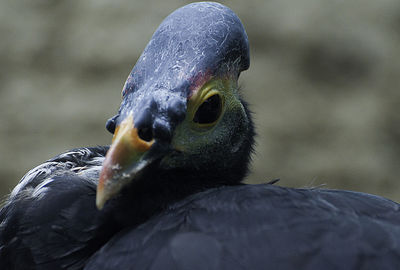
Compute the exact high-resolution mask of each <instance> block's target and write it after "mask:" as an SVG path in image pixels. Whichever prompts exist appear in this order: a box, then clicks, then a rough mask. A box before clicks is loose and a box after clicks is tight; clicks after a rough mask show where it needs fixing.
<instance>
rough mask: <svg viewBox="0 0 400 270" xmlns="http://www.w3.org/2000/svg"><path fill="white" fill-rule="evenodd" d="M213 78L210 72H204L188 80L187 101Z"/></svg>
mask: <svg viewBox="0 0 400 270" xmlns="http://www.w3.org/2000/svg"><path fill="white" fill-rule="evenodd" d="M212 77H213V75H212V73H211V71H210V70H206V71H205V72H202V71H201V72H199V73H197V74H196V75H195V76H193V77H192V78H191V79H190V86H189V95H188V97H187V99H190V98H191V97H192V96H193V95H194V94H195V93H196V92H197V91H198V90H199V89H201V87H202V86H203V85H204V84H205V83H206V82H208V81H209V80H210V79H211V78H212Z"/></svg>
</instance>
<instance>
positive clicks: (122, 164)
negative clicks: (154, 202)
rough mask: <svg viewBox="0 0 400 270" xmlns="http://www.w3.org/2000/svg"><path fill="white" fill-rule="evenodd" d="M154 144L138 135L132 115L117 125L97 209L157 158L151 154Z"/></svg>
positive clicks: (100, 181) (98, 192)
mask: <svg viewBox="0 0 400 270" xmlns="http://www.w3.org/2000/svg"><path fill="white" fill-rule="evenodd" d="M153 144H154V139H153V140H151V141H149V142H148V141H144V140H142V139H141V138H140V137H139V135H138V130H137V129H136V128H135V127H134V126H133V116H132V115H129V116H128V117H126V118H125V119H124V120H123V121H122V122H121V124H120V125H119V126H117V128H116V130H115V133H114V137H113V140H112V144H111V146H110V149H109V150H108V152H107V155H106V158H105V160H104V162H103V168H102V170H101V173H100V179H99V183H98V185H97V194H96V205H97V208H98V209H102V208H103V206H104V204H105V203H106V202H107V201H108V200H109V199H110V198H112V197H113V196H115V195H116V194H118V193H119V191H120V190H121V189H122V187H124V186H126V185H127V184H129V183H130V182H132V180H133V179H137V178H138V177H139V175H140V174H141V172H142V171H143V169H144V168H145V167H147V166H148V165H149V164H150V163H152V162H153V161H154V160H155V159H157V157H158V156H157V155H154V154H152V155H150V156H149V155H148V154H150V153H149V152H151V151H149V149H150V148H151V147H152V145H153Z"/></svg>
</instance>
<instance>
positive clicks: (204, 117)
mask: <svg viewBox="0 0 400 270" xmlns="http://www.w3.org/2000/svg"><path fill="white" fill-rule="evenodd" d="M221 112H222V101H221V96H220V95H218V94H215V95H212V96H211V97H209V98H207V99H206V100H205V101H204V102H203V103H202V104H201V105H200V107H199V108H198V109H197V111H196V113H195V115H194V117H193V122H195V123H198V124H212V123H214V122H215V121H217V120H218V118H219V116H220V115H221Z"/></svg>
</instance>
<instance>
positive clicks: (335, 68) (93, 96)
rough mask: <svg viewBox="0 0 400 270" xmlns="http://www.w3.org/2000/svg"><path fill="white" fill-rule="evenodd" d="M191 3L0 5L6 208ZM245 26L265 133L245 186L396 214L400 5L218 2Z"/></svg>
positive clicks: (93, 129)
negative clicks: (390, 207) (304, 190)
mask: <svg viewBox="0 0 400 270" xmlns="http://www.w3.org/2000/svg"><path fill="white" fill-rule="evenodd" d="M189 2H191V1H182V0H164V1H155V0H146V1H134V0H114V1H105V0H96V1H94V0H92V1H80V0H69V1H54V0H35V1H30V0H25V1H23V0H21V1H13V0H5V1H2V2H1V3H0V37H1V38H0V39H1V40H0V195H4V194H6V193H8V192H9V191H10V190H11V189H12V187H13V186H15V184H16V183H17V182H18V180H19V179H20V178H21V177H22V176H23V175H24V173H25V172H26V171H27V170H29V169H31V168H32V167H34V166H36V165H38V164H40V163H41V162H43V161H45V160H46V159H48V158H51V157H52V156H54V155H56V154H59V153H61V152H63V151H65V150H67V149H70V148H74V147H80V146H94V145H102V144H108V143H109V142H110V141H111V135H110V134H109V133H108V132H106V130H105V128H104V124H105V121H106V119H108V118H109V117H110V116H112V115H113V114H114V113H115V112H116V111H117V108H118V106H119V103H120V91H121V88H122V86H123V84H124V81H125V79H126V77H127V75H128V74H129V72H130V70H131V68H132V67H133V65H134V64H135V62H136V59H137V58H138V57H139V55H140V53H141V52H142V50H143V48H144V47H145V45H146V44H147V42H148V41H149V39H150V37H151V35H152V34H153V32H154V30H155V29H156V27H157V26H158V25H159V24H160V22H161V21H162V20H163V18H164V17H165V16H167V15H168V14H169V13H171V12H172V11H173V10H175V9H176V8H178V7H180V6H183V5H185V4H187V3H189ZM222 3H224V4H226V5H228V6H229V7H230V8H232V9H233V10H234V11H235V12H236V13H237V14H238V15H239V17H240V18H241V19H242V21H243V24H244V25H245V28H246V29H247V33H248V35H249V39H250V45H251V58H252V59H251V60H252V63H251V67H250V70H249V71H247V72H245V73H244V74H243V75H242V77H241V84H242V88H243V94H244V96H245V97H246V98H247V100H248V101H249V102H250V104H251V105H252V109H253V111H254V113H255V119H256V124H257V127H258V134H259V135H258V138H257V142H258V144H257V147H256V149H257V153H256V154H255V155H254V162H253V174H252V175H251V176H250V177H249V179H248V180H247V181H248V182H253V183H254V182H265V181H269V180H272V179H275V178H280V179H281V181H280V185H284V186H294V187H304V186H318V185H321V184H326V187H329V188H345V189H351V190H359V191H364V192H370V193H374V194H379V195H384V196H387V197H389V198H391V199H393V200H397V201H400V183H398V181H399V180H400V179H399V173H400V114H399V113H400V91H399V86H400V1H398V0H384V1H376V0H363V1H356V0H347V1H341V0H331V1H323V0H297V1H288V0H265V1H262V0H258V1H257V0H246V1H241V0H236V1H222Z"/></svg>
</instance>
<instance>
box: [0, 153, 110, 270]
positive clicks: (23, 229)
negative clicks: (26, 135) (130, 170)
mask: <svg viewBox="0 0 400 270" xmlns="http://www.w3.org/2000/svg"><path fill="white" fill-rule="evenodd" d="M107 149H108V148H107V147H98V148H82V149H74V150H71V151H69V152H67V153H64V154H61V155H59V156H57V157H55V158H53V159H51V160H49V161H48V162H46V163H44V164H42V165H41V166H39V167H37V168H35V169H33V170H31V171H30V172H29V173H28V174H27V175H26V176H25V177H24V178H23V179H22V180H21V182H20V186H19V188H17V190H15V194H12V195H11V196H10V198H9V199H8V200H7V201H6V202H5V205H4V206H3V208H2V209H1V211H0V221H1V226H0V269H81V268H82V267H83V265H84V263H85V261H86V260H87V258H88V257H89V256H90V255H91V254H92V253H93V252H94V251H96V250H97V249H98V248H100V247H101V245H103V244H104V243H105V242H106V240H108V239H109V238H110V237H111V234H112V233H115V230H117V229H116V228H115V227H114V225H113V223H112V219H111V218H110V217H108V216H107V212H106V211H104V212H100V211H98V210H97V208H96V206H95V195H96V184H97V178H96V177H95V175H96V173H93V174H92V173H91V172H88V169H90V168H92V169H93V167H94V164H95V163H96V161H95V159H96V158H101V157H104V155H105V153H106V151H107ZM97 163H99V164H97V165H101V161H100V160H99V161H98V162H97ZM97 174H98V173H97Z"/></svg>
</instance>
